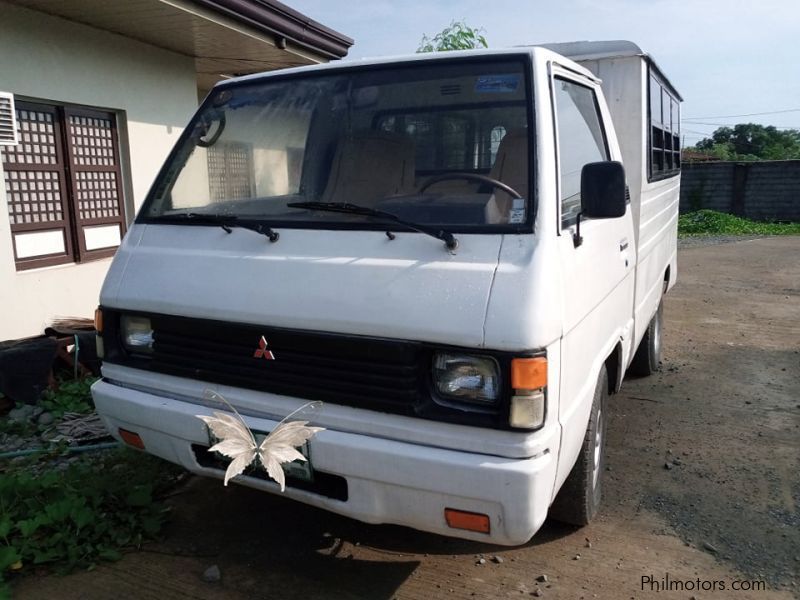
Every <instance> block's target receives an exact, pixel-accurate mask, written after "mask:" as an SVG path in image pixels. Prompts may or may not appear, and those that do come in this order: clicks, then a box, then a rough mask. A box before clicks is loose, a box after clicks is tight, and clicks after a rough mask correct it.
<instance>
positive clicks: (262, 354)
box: [253, 335, 275, 360]
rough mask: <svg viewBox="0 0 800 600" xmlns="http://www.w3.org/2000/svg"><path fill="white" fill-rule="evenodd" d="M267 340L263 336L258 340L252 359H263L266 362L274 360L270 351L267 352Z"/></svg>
mask: <svg viewBox="0 0 800 600" xmlns="http://www.w3.org/2000/svg"><path fill="white" fill-rule="evenodd" d="M267 345H268V344H267V338H265V337H264V336H263V335H262V336H261V339H260V340H258V348H256V351H255V352H254V353H253V358H264V359H266V360H275V355H274V354H273V353H272V350H267Z"/></svg>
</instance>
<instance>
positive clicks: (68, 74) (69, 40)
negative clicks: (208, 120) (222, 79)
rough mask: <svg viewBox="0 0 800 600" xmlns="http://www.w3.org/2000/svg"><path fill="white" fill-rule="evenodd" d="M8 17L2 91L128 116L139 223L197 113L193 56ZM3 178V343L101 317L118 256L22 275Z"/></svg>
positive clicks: (126, 134)
mask: <svg viewBox="0 0 800 600" xmlns="http://www.w3.org/2000/svg"><path fill="white" fill-rule="evenodd" d="M0 15H1V16H0V90H2V91H6V92H12V93H13V94H15V95H16V96H18V97H20V98H21V99H30V100H50V101H55V102H66V103H72V104H83V105H87V106H93V107H99V108H104V109H113V110H115V111H118V121H119V126H120V145H121V150H122V154H123V158H125V155H127V160H123V178H124V179H125V183H126V192H127V193H126V198H125V200H126V204H127V212H128V214H127V218H128V221H130V220H131V219H132V218H133V216H134V211H135V209H137V208H138V207H139V206H140V205H141V203H142V201H143V200H144V197H145V194H146V193H147V190H148V188H149V187H150V184H151V183H152V181H153V178H154V177H155V175H156V173H157V172H158V169H159V168H160V166H161V163H162V161H163V160H164V158H165V157H166V155H167V153H168V152H169V150H170V149H171V147H172V145H173V144H174V143H175V141H176V139H177V136H178V135H179V134H180V132H181V130H182V128H183V126H184V125H185V123H186V122H187V121H188V119H189V117H190V116H191V114H192V112H193V111H194V109H195V108H196V107H197V83H196V74H195V69H194V62H193V60H192V59H191V58H188V57H184V56H181V55H178V54H174V53H172V52H167V51H164V50H160V49H158V48H155V47H153V46H149V45H146V44H142V43H139V42H135V41H133V40H130V39H128V38H125V37H122V36H118V35H114V34H111V33H107V32H104V31H100V30H98V29H94V28H91V27H86V26H83V25H80V24H77V23H72V22H70V21H66V20H62V19H58V18H54V17H49V16H47V15H44V14H42V13H38V12H33V11H29V10H27V9H23V8H20V7H17V6H12V5H10V4H6V3H4V2H2V1H0ZM2 178H3V174H2V165H0V340H7V339H16V338H20V337H25V336H31V335H36V334H39V333H41V332H42V330H43V328H44V326H45V324H46V323H47V322H48V321H49V320H50V319H52V318H53V317H56V316H81V317H91V316H92V314H93V311H94V308H95V306H96V305H97V299H98V296H99V292H100V286H101V284H102V282H103V277H104V276H105V272H106V270H107V269H108V265H109V263H110V261H111V259H110V258H109V259H104V260H99V261H94V262H87V263H83V264H70V265H60V266H56V267H48V268H43V269H35V270H30V271H17V270H16V268H15V266H14V258H13V250H12V240H11V234H10V229H9V220H8V209H7V204H6V197H5V188H4V186H3V185H2Z"/></svg>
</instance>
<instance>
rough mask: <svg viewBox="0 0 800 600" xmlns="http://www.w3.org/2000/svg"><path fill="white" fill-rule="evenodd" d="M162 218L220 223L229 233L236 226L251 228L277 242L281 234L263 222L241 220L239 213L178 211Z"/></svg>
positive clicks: (211, 223)
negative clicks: (254, 222)
mask: <svg viewBox="0 0 800 600" xmlns="http://www.w3.org/2000/svg"><path fill="white" fill-rule="evenodd" d="M162 218H164V219H165V220H172V219H178V220H186V221H192V222H193V223H203V224H206V223H207V224H209V225H219V226H220V227H222V228H223V229H224V230H225V231H226V232H227V233H231V232H232V231H233V228H234V227H241V228H242V229H249V230H250V231H255V232H256V233H260V234H261V235H265V236H267V237H268V238H269V241H270V242H277V241H278V238H280V237H281V235H280V234H279V233H278V232H277V231H273V230H272V228H270V227H268V226H267V225H262V224H258V223H256V224H253V223H247V222H240V221H239V217H238V216H237V215H220V214H207V213H196V212H188V213H177V214H174V215H164V216H163V217H162Z"/></svg>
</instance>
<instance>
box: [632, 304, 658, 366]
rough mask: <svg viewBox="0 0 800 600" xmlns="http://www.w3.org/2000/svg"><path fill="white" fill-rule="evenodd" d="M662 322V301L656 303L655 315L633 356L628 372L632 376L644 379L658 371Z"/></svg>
mask: <svg viewBox="0 0 800 600" xmlns="http://www.w3.org/2000/svg"><path fill="white" fill-rule="evenodd" d="M663 320H664V301H663V300H662V301H661V302H659V303H658V309H657V310H656V314H654V315H653V318H652V319H651V320H650V324H649V325H648V326H647V331H645V332H644V337H643V338H642V341H641V342H639V347H638V348H637V349H636V354H634V355H633V361H631V366H630V367H629V368H628V371H629V372H630V373H632V374H633V375H640V376H642V377H646V376H647V375H652V374H653V373H655V372H656V371H658V369H659V368H660V367H659V364H660V363H661V333H662V323H663Z"/></svg>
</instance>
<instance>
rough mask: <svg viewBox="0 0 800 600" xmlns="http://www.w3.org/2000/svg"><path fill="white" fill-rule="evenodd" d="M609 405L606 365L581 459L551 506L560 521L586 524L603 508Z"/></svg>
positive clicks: (596, 394) (599, 382) (598, 382)
mask: <svg viewBox="0 0 800 600" xmlns="http://www.w3.org/2000/svg"><path fill="white" fill-rule="evenodd" d="M607 407H608V374H607V373H606V368H605V367H603V368H602V369H601V370H600V376H599V377H598V379H597V388H596V389H595V391H594V399H593V401H592V412H591V414H590V415H589V424H588V426H587V427H586V435H585V436H584V438H583V444H582V445H581V451H580V454H579V455H578V460H577V461H576V462H575V466H573V467H572V471H570V473H569V476H568V477H567V480H566V481H565V482H564V485H562V486H561V490H560V491H559V492H558V495H557V496H556V499H555V501H554V502H553V505H552V506H551V507H550V516H551V517H552V518H554V519H557V520H558V521H562V522H564V523H569V524H571V525H586V524H587V523H589V521H591V520H592V519H593V518H594V516H595V515H596V514H597V511H598V510H599V508H600V499H601V497H602V477H601V474H602V472H603V465H604V464H605V446H606V415H607V414H608V410H607Z"/></svg>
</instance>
